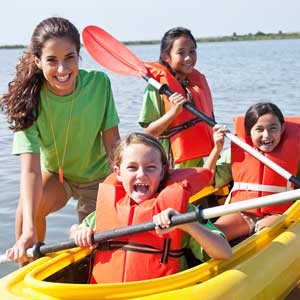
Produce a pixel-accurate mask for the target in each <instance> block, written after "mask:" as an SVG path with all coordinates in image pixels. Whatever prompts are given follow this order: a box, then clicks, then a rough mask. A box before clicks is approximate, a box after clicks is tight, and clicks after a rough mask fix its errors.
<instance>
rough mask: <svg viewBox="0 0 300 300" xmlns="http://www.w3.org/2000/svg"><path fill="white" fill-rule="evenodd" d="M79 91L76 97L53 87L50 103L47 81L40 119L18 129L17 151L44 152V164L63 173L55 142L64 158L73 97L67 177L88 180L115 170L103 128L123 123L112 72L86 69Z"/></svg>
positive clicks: (14, 144)
mask: <svg viewBox="0 0 300 300" xmlns="http://www.w3.org/2000/svg"><path fill="white" fill-rule="evenodd" d="M74 93H75V94H74V98H73V95H68V96H57V95H55V94H53V93H51V92H50V91H48V103H47V98H46V86H45V85H43V87H42V89H41V93H40V95H41V102H40V111H39V115H38V119H37V120H36V122H35V123H34V124H33V125H32V126H31V127H30V128H28V129H26V130H24V131H19V132H16V133H15V135H14V143H13V154H22V153H40V154H41V164H42V168H44V169H47V170H49V171H50V172H54V173H58V161H57V155H56V150H55V142H56V145H57V151H58V156H59V160H60V162H61V161H62V156H63V152H64V147H65V141H66V129H67V126H68V122H69V116H70V108H71V102H72V98H73V99H74V100H73V101H74V103H73V111H72V116H71V121H70V129H69V135H68V137H67V144H66V152H65V159H64V163H63V169H64V177H65V178H66V179H67V180H70V181H72V182H77V183H86V182H90V181H94V180H97V179H99V178H101V177H103V176H105V175H107V174H108V173H109V165H108V160H107V156H106V152H105V148H104V143H103V139H102V133H103V132H104V131H106V130H108V129H110V128H112V127H115V126H117V125H118V123H119V118H118V115H117V111H116V108H115V103H114V99H113V95H112V90H111V85H110V80H109V78H108V77H107V75H106V74H104V73H102V72H99V71H85V70H80V71H79V73H78V79H77V86H76V90H75V92H74ZM49 107H50V110H49ZM50 120H51V122H52V124H53V129H54V137H55V138H54V137H53V133H52V130H51V122H50ZM54 141H55V142H54Z"/></svg>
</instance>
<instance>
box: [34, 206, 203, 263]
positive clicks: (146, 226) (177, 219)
mask: <svg viewBox="0 0 300 300" xmlns="http://www.w3.org/2000/svg"><path fill="white" fill-rule="evenodd" d="M194 221H200V222H202V221H203V218H202V210H201V209H199V208H198V209H196V210H195V211H193V212H188V213H184V214H181V215H178V216H173V217H171V226H176V225H180V224H186V223H190V222H194ZM155 226H156V225H155V223H153V222H152V221H149V222H145V223H141V224H135V225H131V226H124V227H119V228H114V229H111V230H107V231H103V232H99V233H95V234H94V237H93V243H101V242H104V241H107V240H110V239H113V238H118V237H122V236H128V235H132V234H136V233H141V232H146V231H151V230H154V229H155ZM74 247H77V245H76V244H75V241H74V240H73V239H70V240H68V241H65V242H59V243H56V244H53V245H44V244H43V243H36V244H34V246H33V248H32V256H33V257H34V258H39V257H42V256H44V255H46V254H47V253H52V252H57V251H61V250H65V249H70V248H74Z"/></svg>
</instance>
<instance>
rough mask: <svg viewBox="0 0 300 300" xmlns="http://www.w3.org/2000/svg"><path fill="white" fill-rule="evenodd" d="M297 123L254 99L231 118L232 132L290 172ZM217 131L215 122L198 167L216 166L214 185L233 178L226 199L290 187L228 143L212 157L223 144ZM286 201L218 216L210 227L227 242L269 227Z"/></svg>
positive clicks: (297, 154)
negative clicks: (210, 146)
mask: <svg viewBox="0 0 300 300" xmlns="http://www.w3.org/2000/svg"><path fill="white" fill-rule="evenodd" d="M299 123H300V120H299V118H292V117H291V118H284V117H283V115H282V112H281V111H280V109H279V108H278V107H277V106H276V105H275V104H273V103H257V104H254V105H253V106H251V107H250V108H249V109H248V110H247V112H246V114H245V117H244V118H243V117H237V118H235V127H236V128H235V133H236V134H237V135H238V136H239V137H240V138H242V139H244V140H245V142H246V143H248V144H249V145H251V146H252V147H254V148H255V149H256V150H258V151H259V152H261V153H263V154H264V155H265V156H266V157H268V158H269V159H271V160H272V161H274V162H275V163H276V164H278V165H279V166H281V167H283V168H284V169H285V170H287V171H288V172H290V173H291V174H299V173H300V172H299V162H300V145H299V137H300V125H299ZM223 132H224V128H221V127H220V126H215V128H214V138H215V147H214V149H213V151H212V152H211V155H210V156H209V158H208V159H207V161H206V162H205V165H204V166H205V167H207V168H209V169H211V170H212V171H214V170H215V169H216V170H215V172H216V174H215V185H216V186H222V185H225V184H228V183H229V182H230V181H232V180H233V182H234V185H233V188H232V190H231V193H230V195H229V197H228V199H227V202H235V201H242V200H246V199H251V198H256V197H260V196H266V195H270V194H273V193H279V192H283V191H287V190H289V189H292V188H293V187H292V185H291V184H290V182H289V181H287V180H286V179H285V178H284V177H282V176H281V175H279V174H277V173H276V172H275V171H273V170H271V169H270V168H268V167H267V166H265V165H264V164H263V163H262V162H260V161H259V160H258V159H256V158H255V157H253V156H252V155H250V154H248V153H247V152H246V151H244V150H243V149H241V148H240V147H238V146H237V145H235V144H233V143H232V144H231V149H228V150H226V151H224V152H223V153H222V156H221V158H220V159H219V160H218V161H217V159H218V158H219V155H220V152H221V150H222V147H223V143H224V136H223ZM291 204H292V203H291V202H288V203H283V204H278V205H273V206H268V207H263V208H260V209H253V210H250V211H244V212H242V213H235V214H231V215H226V216H222V217H220V218H219V219H218V220H217V221H216V222H215V226H217V227H218V228H219V229H221V230H222V231H223V232H224V233H225V234H226V237H227V239H228V240H229V241H231V240H234V239H236V238H239V237H244V236H248V235H251V234H253V233H254V232H257V231H259V230H261V229H263V228H264V227H267V226H269V225H270V224H272V223H273V222H274V221H275V220H276V219H277V218H278V217H279V216H280V215H281V214H282V213H283V212H284V211H285V210H286V209H287V208H288V207H289V206H290V205H291Z"/></svg>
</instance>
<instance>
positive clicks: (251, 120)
mask: <svg viewBox="0 0 300 300" xmlns="http://www.w3.org/2000/svg"><path fill="white" fill-rule="evenodd" d="M266 114H271V115H274V116H276V117H277V118H278V120H279V122H280V124H281V125H282V124H283V123H284V117H283V114H282V112H281V110H280V109H279V108H278V107H277V106H276V105H275V104H273V103H270V102H262V103H256V104H254V105H252V106H250V107H249V108H248V110H247V112H246V114H245V119H244V128H245V132H246V134H247V135H248V136H250V131H251V128H252V127H253V126H254V125H255V124H256V122H257V120H258V119H259V118H260V117H261V116H263V115H266Z"/></svg>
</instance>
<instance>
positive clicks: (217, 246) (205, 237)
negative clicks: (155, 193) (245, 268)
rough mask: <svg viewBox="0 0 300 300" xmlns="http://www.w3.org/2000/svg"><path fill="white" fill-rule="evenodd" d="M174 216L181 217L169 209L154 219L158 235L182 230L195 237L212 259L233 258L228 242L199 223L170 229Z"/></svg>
mask: <svg viewBox="0 0 300 300" xmlns="http://www.w3.org/2000/svg"><path fill="white" fill-rule="evenodd" d="M174 215H179V212H177V211H176V210H175V209H173V208H167V209H166V210H164V211H162V212H161V213H159V214H157V215H155V216H154V217H153V222H154V223H155V224H156V225H157V227H156V232H157V233H158V234H164V233H167V232H171V231H173V230H175V229H181V230H183V231H185V232H186V233H188V234H189V235H190V236H191V237H193V238H194V239H195V240H196V241H197V242H198V243H199V244H200V245H201V246H202V248H203V249H204V251H205V252H206V253H207V254H208V255H209V256H210V257H212V258H215V259H229V258H230V257H231V255H232V249H231V247H230V245H229V243H228V242H227V240H226V239H224V238H223V237H222V236H220V235H218V234H217V233H215V232H212V231H210V230H209V229H207V228H205V227H204V226H202V225H201V224H199V223H196V222H193V223H188V224H181V225H178V226H173V227H170V217H171V216H174Z"/></svg>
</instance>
